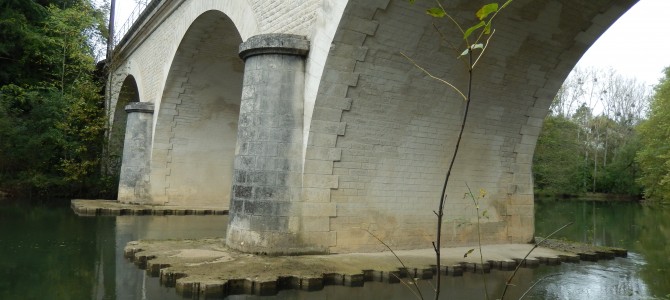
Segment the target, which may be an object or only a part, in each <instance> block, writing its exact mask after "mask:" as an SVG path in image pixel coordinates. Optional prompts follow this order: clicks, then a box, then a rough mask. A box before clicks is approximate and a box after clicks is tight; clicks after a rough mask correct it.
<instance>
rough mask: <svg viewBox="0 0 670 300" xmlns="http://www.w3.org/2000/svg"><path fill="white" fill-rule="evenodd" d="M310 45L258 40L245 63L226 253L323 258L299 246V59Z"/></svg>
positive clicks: (244, 47) (301, 40) (298, 40)
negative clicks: (307, 254)
mask: <svg viewBox="0 0 670 300" xmlns="http://www.w3.org/2000/svg"><path fill="white" fill-rule="evenodd" d="M308 51H309V41H308V40H307V39H306V38H305V37H302V36H297V35H290V34H263V35H257V36H253V37H251V38H249V39H248V40H247V41H246V42H244V43H242V44H241V45H240V57H241V58H242V59H244V60H245V68H244V83H243V88H242V101H241V105H240V119H239V123H238V134H237V147H236V149H235V162H234V173H233V188H232V193H231V194H232V195H231V205H230V221H229V222H230V223H229V225H228V234H227V239H226V243H227V244H228V246H229V247H232V248H235V249H238V250H241V251H245V252H253V253H264V254H287V253H305V252H322V251H317V250H316V249H313V248H310V247H309V246H306V245H305V243H303V242H301V241H300V237H299V236H298V227H297V223H296V220H298V219H299V212H297V210H296V207H298V205H296V203H297V202H299V201H300V193H301V186H302V167H303V165H302V142H303V102H304V82H305V56H306V55H307V52H308Z"/></svg>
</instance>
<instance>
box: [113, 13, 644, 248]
mask: <svg viewBox="0 0 670 300" xmlns="http://www.w3.org/2000/svg"><path fill="white" fill-rule="evenodd" d="M635 2H636V1H635V0H560V1H558V0H515V1H514V2H513V3H512V5H510V6H509V7H508V8H506V10H505V11H504V12H503V13H502V14H501V15H499V17H498V18H497V19H496V22H495V28H496V34H495V35H494V37H493V39H492V41H491V43H492V44H491V47H490V48H489V49H487V53H486V55H485V56H484V58H483V59H482V60H481V61H480V62H479V65H478V66H477V69H476V70H475V74H474V92H473V95H472V97H473V102H472V105H471V108H470V116H469V119H468V122H467V124H466V127H465V133H464V136H463V142H462V148H461V151H460V153H459V155H458V157H457V158H456V161H455V163H454V168H455V169H454V172H453V174H452V180H451V182H450V184H449V187H448V190H447V194H448V199H447V206H446V220H445V222H444V228H445V230H444V231H443V232H444V236H443V239H444V241H445V243H446V244H447V245H450V246H461V245H469V244H475V243H476V241H477V231H476V224H477V221H476V220H477V217H476V209H475V205H474V204H473V202H472V200H471V199H470V198H468V197H465V196H464V195H465V194H466V193H467V192H468V186H469V187H470V188H471V189H472V190H473V193H474V194H476V195H478V194H479V190H480V189H482V190H484V191H486V193H487V195H486V196H485V197H484V198H483V199H481V200H480V202H481V203H480V210H481V211H482V212H485V214H486V216H485V217H484V218H482V220H481V230H482V235H483V236H482V238H483V241H484V242H485V243H506V242H528V241H529V240H531V239H532V237H533V231H534V217H533V210H534V206H533V180H532V175H531V163H532V158H533V152H534V149H535V144H536V141H537V137H538V134H539V133H540V130H541V127H542V121H543V118H544V117H545V115H546V114H547V112H548V108H549V106H550V103H551V101H552V99H553V97H554V95H555V94H556V92H557V90H558V88H559V87H560V85H561V83H562V82H563V80H564V79H565V77H566V76H567V75H568V73H569V72H570V70H571V69H572V68H573V66H574V65H575V63H576V62H577V61H578V60H579V58H580V57H581V56H582V54H583V53H584V52H585V51H586V50H587V49H588V47H589V46H590V45H591V44H592V43H593V42H594V41H595V40H596V39H597V38H598V37H599V36H600V34H602V33H603V32H604V31H605V30H606V29H607V28H608V27H609V26H610V25H611V24H612V23H613V22H614V21H615V20H616V19H617V18H618V17H619V16H621V15H622V14H623V13H625V12H626V11H627V10H628V9H629V8H630V7H631V6H632V5H633V4H634V3H635ZM432 4H433V3H432V2H431V1H427V0H426V1H416V4H414V5H411V4H409V3H408V1H401V0H397V1H396V0H349V1H345V0H287V1H283V0H282V1H280V0H235V1H232V0H229V1H223V0H170V1H167V0H154V1H152V2H150V4H149V6H148V7H147V9H146V10H145V11H144V12H143V14H142V15H141V17H140V19H139V20H138V21H137V22H136V23H135V25H134V27H133V28H132V29H131V30H130V31H129V32H128V33H127V34H126V35H125V36H124V37H123V39H122V40H121V41H120V43H119V44H118V45H117V46H116V48H115V52H114V60H113V67H112V70H113V72H112V73H111V75H110V81H109V85H110V87H109V88H108V91H110V93H109V94H110V96H108V107H109V113H110V115H111V116H113V129H112V131H111V134H110V135H111V142H112V145H115V142H116V147H117V148H116V149H117V151H118V152H119V153H121V151H122V154H123V156H122V157H123V159H122V165H121V167H120V169H121V171H120V172H121V175H120V183H119V191H118V200H119V201H121V202H125V203H140V204H153V205H171V206H188V207H197V206H215V207H223V208H228V207H229V209H230V225H229V226H228V232H227V237H228V238H227V243H228V245H229V246H230V247H233V248H236V249H239V250H242V251H248V252H256V253H268V254H281V253H294V254H295V253H334V252H352V251H378V250H382V249H384V247H383V246H382V245H381V244H380V242H379V241H377V240H376V239H375V238H374V237H373V236H372V235H371V234H369V233H368V232H366V231H369V232H372V233H374V234H375V235H376V236H378V237H379V238H380V239H382V240H383V241H385V242H386V243H388V244H389V245H391V246H392V247H393V248H394V249H411V248H428V247H430V245H431V241H432V240H434V234H435V226H436V218H435V215H434V212H433V211H434V210H435V209H436V208H437V203H438V200H439V195H440V192H441V187H442V182H443V180H444V176H445V172H446V168H447V166H448V164H449V163H450V159H451V153H452V151H453V148H454V145H455V139H456V136H457V133H458V130H459V127H460V121H461V117H462V114H463V109H464V107H465V106H464V104H465V103H464V102H463V100H462V98H460V96H458V95H457V94H456V93H455V92H454V91H453V90H451V89H450V88H448V87H447V86H445V85H444V84H442V83H440V82H438V81H435V80H432V79H430V78H429V77H428V76H426V74H424V73H423V72H421V71H420V70H418V69H417V68H416V67H415V66H413V65H412V64H411V63H410V62H408V60H407V59H405V58H403V57H402V56H401V55H400V52H403V53H406V54H407V55H408V56H410V57H412V58H413V59H415V60H416V62H417V63H418V64H420V65H422V66H424V67H425V68H426V69H428V70H429V71H430V72H431V73H433V74H435V75H437V76H439V77H442V78H447V79H449V80H450V81H451V82H453V83H454V84H456V85H457V86H459V87H461V88H465V85H466V78H467V70H466V68H465V66H464V64H463V62H462V61H460V60H458V59H456V57H457V53H456V52H454V51H453V50H452V49H451V48H450V47H449V43H453V44H459V43H460V42H461V41H460V38H459V37H460V33H459V32H458V31H457V29H456V28H455V27H454V26H452V24H450V23H449V22H447V21H446V20H445V21H442V20H438V21H437V23H436V24H437V26H438V27H439V28H440V31H442V33H443V34H444V35H445V37H446V39H448V40H449V41H448V42H444V41H441V40H440V36H439V35H438V33H437V32H436V30H435V28H434V26H433V22H436V20H434V19H432V18H431V17H430V16H428V15H427V14H426V13H425V10H426V9H427V8H428V7H429V6H430V5H432ZM444 4H445V6H446V8H447V9H448V10H449V11H451V12H452V14H453V15H454V16H455V17H456V19H458V20H459V21H461V22H463V23H466V24H473V22H474V12H475V11H476V10H477V9H478V8H479V7H480V6H481V5H482V4H484V2H481V3H480V1H470V0H459V1H444ZM124 136H125V143H124V142H121V141H124ZM124 145H125V146H124ZM121 149H122V150H121Z"/></svg>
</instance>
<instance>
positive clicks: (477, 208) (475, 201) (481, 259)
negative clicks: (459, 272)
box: [465, 182, 490, 300]
mask: <svg viewBox="0 0 670 300" xmlns="http://www.w3.org/2000/svg"><path fill="white" fill-rule="evenodd" d="M465 186H466V187H467V188H468V193H470V199H472V202H473V203H474V204H475V209H476V210H477V243H478V245H479V262H480V263H481V265H482V275H484V254H483V253H482V232H481V226H480V221H481V220H480V217H479V202H477V200H475V196H474V195H473V194H472V190H471V189H470V186H469V185H468V183H467V182H466V183H465ZM483 278H484V295H486V299H487V300H488V299H490V298H489V288H488V285H487V282H486V276H484V277H483Z"/></svg>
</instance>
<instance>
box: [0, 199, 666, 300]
mask: <svg viewBox="0 0 670 300" xmlns="http://www.w3.org/2000/svg"><path fill="white" fill-rule="evenodd" d="M570 221H572V222H574V224H573V225H572V226H570V227H568V228H566V229H564V230H563V231H562V232H560V233H559V234H557V237H558V238H567V239H571V240H577V241H581V242H586V243H595V244H597V245H607V246H617V247H623V248H627V249H629V255H628V258H616V259H614V260H608V261H600V262H595V263H594V262H581V263H579V264H566V263H564V264H562V265H560V266H551V267H547V266H541V267H539V268H536V269H522V270H521V272H520V273H519V274H518V275H517V277H516V279H515V281H514V286H512V287H511V288H510V290H509V292H508V297H507V298H506V299H518V298H519V297H520V296H521V295H522V294H524V293H525V292H526V291H527V290H528V288H529V287H530V286H531V285H533V284H535V283H536V282H537V281H538V280H539V283H537V284H536V285H535V287H534V288H533V289H531V290H530V291H529V292H528V294H527V295H526V296H525V298H524V299H589V300H594V299H668V298H670V258H669V257H670V247H669V246H668V240H670V210H669V209H663V208H658V207H646V206H642V205H640V204H637V203H605V202H579V201H567V202H566V201H553V200H544V201H538V202H536V235H538V236H542V235H546V234H548V233H549V232H551V231H553V230H555V229H556V228H558V227H560V226H562V225H563V224H565V223H567V222H570ZM226 223H227V216H139V217H132V216H120V217H77V216H76V215H74V213H72V211H71V210H70V209H69V207H67V206H65V205H60V206H58V205H30V206H28V205H22V204H20V202H13V203H0V299H182V298H181V297H179V296H177V295H176V293H175V290H174V289H172V288H165V287H162V286H160V284H159V283H158V280H157V279H156V278H151V277H148V276H146V275H145V273H144V272H142V271H140V270H138V269H137V268H136V267H135V266H134V265H133V264H132V263H130V262H128V261H127V260H126V259H124V258H123V247H124V246H125V245H126V243H127V242H128V241H131V240H136V239H169V238H174V239H177V238H199V237H220V236H222V235H223V234H224V233H225V226H226ZM510 274H511V273H510V272H503V271H496V270H494V271H492V272H491V273H490V274H486V279H487V285H488V287H489V294H490V295H491V299H495V298H496V297H498V296H499V295H500V293H501V291H502V289H503V288H504V282H505V280H506V279H507V277H508V276H509V275H510ZM419 286H420V287H421V289H422V291H423V293H424V295H430V293H431V287H430V285H429V283H428V282H426V281H423V282H420V284H419ZM483 286H484V285H483V277H482V275H480V274H471V273H466V274H465V275H464V276H462V277H446V279H445V280H444V285H443V291H444V292H443V295H444V297H442V298H443V299H484V296H485V295H484V289H483ZM412 298H413V295H412V294H411V292H410V291H409V289H408V288H407V287H405V286H404V285H401V284H383V283H371V282H368V283H366V284H365V287H363V288H348V287H336V286H327V287H326V288H324V290H323V291H319V292H304V291H282V292H280V293H279V294H278V295H277V296H273V297H255V296H233V297H230V299H347V300H352V299H412ZM426 298H431V297H430V296H428V297H426Z"/></svg>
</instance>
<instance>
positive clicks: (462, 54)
mask: <svg viewBox="0 0 670 300" xmlns="http://www.w3.org/2000/svg"><path fill="white" fill-rule="evenodd" d="M468 53H470V48H468V49H465V51H463V52H462V53H461V56H465V55H468ZM464 198H465V197H464Z"/></svg>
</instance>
